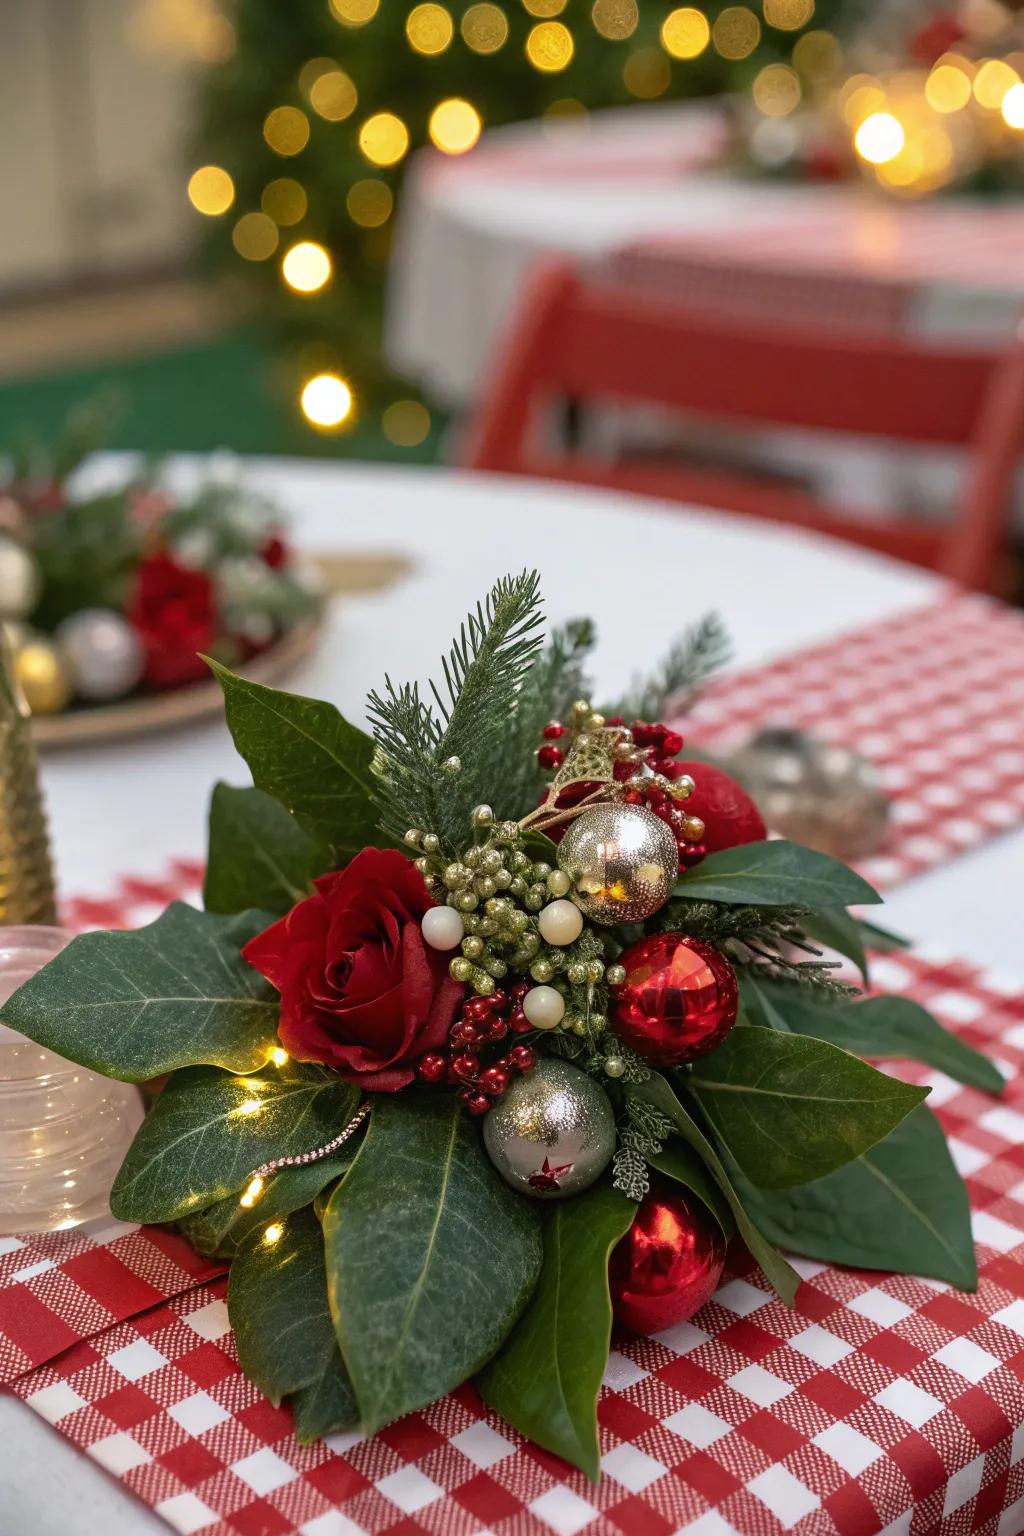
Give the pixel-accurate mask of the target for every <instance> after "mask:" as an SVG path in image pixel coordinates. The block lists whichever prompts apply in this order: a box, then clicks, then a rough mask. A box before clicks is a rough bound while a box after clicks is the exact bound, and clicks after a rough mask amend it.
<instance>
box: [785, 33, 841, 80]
mask: <svg viewBox="0 0 1024 1536" xmlns="http://www.w3.org/2000/svg"><path fill="white" fill-rule="evenodd" d="M792 59H793V66H794V68H795V69H796V70H797V71H798V72H799V73H800V74H801V75H804V76H806V78H807V79H808V80H826V79H828V78H829V76H830V75H835V74H838V72H839V70H840V68H841V67H842V62H843V50H842V48H841V47H840V46H839V39H838V38H837V37H836V36H835V34H834V33H832V32H823V31H816V32H805V33H804V35H803V37H798V38H797V40H796V42H795V43H794V44H793V53H792Z"/></svg>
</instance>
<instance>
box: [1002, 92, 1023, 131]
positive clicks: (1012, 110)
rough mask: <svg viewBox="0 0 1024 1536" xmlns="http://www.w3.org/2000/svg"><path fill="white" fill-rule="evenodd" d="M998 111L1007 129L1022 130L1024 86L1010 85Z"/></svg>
mask: <svg viewBox="0 0 1024 1536" xmlns="http://www.w3.org/2000/svg"><path fill="white" fill-rule="evenodd" d="M999 110H1000V112H1001V113H1002V116H1003V122H1004V123H1005V124H1006V126H1007V128H1015V129H1018V130H1020V129H1024V85H1022V84H1021V83H1020V82H1018V83H1017V84H1016V85H1011V86H1010V89H1009V90H1008V91H1007V93H1006V95H1005V96H1004V97H1003V100H1002V105H1001V106H1000V108H999Z"/></svg>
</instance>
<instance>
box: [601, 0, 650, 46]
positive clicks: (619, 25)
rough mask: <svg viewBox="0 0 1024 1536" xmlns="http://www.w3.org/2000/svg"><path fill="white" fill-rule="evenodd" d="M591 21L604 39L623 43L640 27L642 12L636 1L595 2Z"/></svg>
mask: <svg viewBox="0 0 1024 1536" xmlns="http://www.w3.org/2000/svg"><path fill="white" fill-rule="evenodd" d="M590 19H591V21H592V22H593V23H594V30H595V31H596V32H598V33H600V35H601V36H602V37H606V38H607V39H608V41H609V42H612V43H621V42H624V41H625V39H626V38H629V37H632V36H633V33H634V32H635V31H636V29H637V27H638V26H639V25H640V10H639V7H638V6H637V3H636V0H594V4H593V7H592V9H591V12H590Z"/></svg>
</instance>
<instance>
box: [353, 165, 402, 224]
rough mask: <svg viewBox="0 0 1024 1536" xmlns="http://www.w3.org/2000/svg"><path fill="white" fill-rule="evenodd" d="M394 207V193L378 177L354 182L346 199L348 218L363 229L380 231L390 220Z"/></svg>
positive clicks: (363, 178)
mask: <svg viewBox="0 0 1024 1536" xmlns="http://www.w3.org/2000/svg"><path fill="white" fill-rule="evenodd" d="M394 206H395V196H394V193H393V192H392V190H391V188H390V187H389V186H388V184H387V182H386V181H380V180H378V178H377V177H376V176H364V177H362V178H361V179H360V180H359V181H354V182H353V183H352V185H351V186H350V187H349V189H348V192H347V194H346V197H345V207H346V209H347V210H348V216H349V218H350V219H351V220H352V222H353V224H358V225H359V227H360V228H361V229H379V228H380V227H381V225H382V224H386V223H387V221H388V219H390V217H391V214H392V212H393V211H394Z"/></svg>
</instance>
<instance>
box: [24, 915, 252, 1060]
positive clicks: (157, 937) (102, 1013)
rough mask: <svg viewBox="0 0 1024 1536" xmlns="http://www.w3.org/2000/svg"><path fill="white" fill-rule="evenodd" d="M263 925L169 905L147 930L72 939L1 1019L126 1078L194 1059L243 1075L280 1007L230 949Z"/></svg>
mask: <svg viewBox="0 0 1024 1536" xmlns="http://www.w3.org/2000/svg"><path fill="white" fill-rule="evenodd" d="M271 921H272V915H271V914H270V913H267V912H241V913H239V914H238V915H237V916H236V917H221V916H218V915H216V914H214V913H210V912H197V911H196V910H195V908H194V907H188V906H185V905H184V904H183V903H181V902H175V903H174V904H173V905H172V906H170V907H168V908H167V911H166V912H164V913H163V914H162V915H161V916H160V917H158V918H157V920H156V922H155V923H150V924H149V926H148V927H146V928H136V929H134V930H132V931H129V932H123V933H83V934H80V935H79V937H78V938H76V939H72V941H71V943H70V944H69V945H68V947H67V949H64V950H62V951H61V953H60V954H59V955H57V957H56V958H55V959H53V960H51V961H50V963H49V965H47V966H45V967H44V968H43V970H41V971H40V972H39V973H38V975H36V976H33V978H32V980H31V981H28V982H26V983H25V985H24V986H23V987H22V988H20V990H19V991H17V992H15V994H14V996H13V997H12V998H11V999H10V1000H9V1001H8V1002H7V1003H5V1004H4V1006H3V1019H4V1022H5V1023H7V1024H9V1025H10V1026H11V1028H12V1029H17V1030H20V1031H21V1033H22V1034H24V1035H28V1037H29V1039H31V1040H35V1041H37V1042H38V1043H39V1044H40V1045H45V1046H48V1047H49V1049H50V1050H52V1051H56V1052H57V1054H58V1055H59V1056H66V1057H67V1058H68V1059H69V1060H70V1061H77V1062H78V1063H79V1064H80V1065H81V1066H83V1067H91V1068H92V1069H93V1070H94V1071H96V1072H102V1073H104V1074H105V1075H106V1076H107V1077H119V1078H121V1079H122V1080H123V1081H125V1082H128V1083H141V1082H145V1080H146V1079H147V1078H150V1077H159V1076H161V1074H162V1073H164V1072H172V1071H174V1070H175V1068H177V1067H184V1066H194V1065H198V1064H205V1065H210V1066H218V1067H226V1068H227V1069H228V1070H230V1071H232V1072H253V1071H255V1070H256V1068H258V1067H261V1066H263V1064H264V1062H265V1061H266V1060H267V1056H268V1054H269V1052H270V1050H271V1049H272V1048H273V1046H274V1045H275V1044H276V1035H277V1019H278V1013H279V1010H280V1003H279V1000H278V996H277V993H276V992H275V991H274V989H273V988H272V987H271V986H270V985H269V984H268V983H267V982H266V981H264V979H263V977H262V976H261V975H260V974H259V972H258V971H255V970H253V968H252V966H251V965H247V964H246V962H245V961H244V960H243V959H242V956H241V953H240V951H241V948H242V945H243V944H245V943H246V942H247V941H248V940H249V939H251V938H252V937H253V936H254V935H255V934H257V933H261V932H262V931H263V929H264V928H266V926H267V924H268V923H270V922H271Z"/></svg>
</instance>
